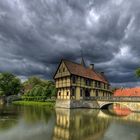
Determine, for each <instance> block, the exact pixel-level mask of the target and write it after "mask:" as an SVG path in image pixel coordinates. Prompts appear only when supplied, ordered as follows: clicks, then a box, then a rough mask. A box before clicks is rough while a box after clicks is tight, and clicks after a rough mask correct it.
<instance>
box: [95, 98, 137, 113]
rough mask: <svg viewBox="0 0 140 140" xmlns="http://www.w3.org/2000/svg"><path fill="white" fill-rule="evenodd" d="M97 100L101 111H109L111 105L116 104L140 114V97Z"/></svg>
mask: <svg viewBox="0 0 140 140" xmlns="http://www.w3.org/2000/svg"><path fill="white" fill-rule="evenodd" d="M96 100H97V103H98V105H99V108H100V109H107V108H108V106H109V105H111V104H114V103H115V104H120V105H123V106H126V107H127V108H129V109H130V110H131V111H134V112H140V98H139V97H109V98H97V99H96Z"/></svg>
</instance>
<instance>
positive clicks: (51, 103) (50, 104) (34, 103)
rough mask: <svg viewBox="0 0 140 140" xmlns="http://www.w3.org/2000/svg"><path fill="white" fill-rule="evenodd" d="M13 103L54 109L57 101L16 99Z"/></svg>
mask: <svg viewBox="0 0 140 140" xmlns="http://www.w3.org/2000/svg"><path fill="white" fill-rule="evenodd" d="M12 104H14V105H22V106H45V107H47V108H49V109H53V108H54V106H55V101H47V102H38V101H14V102H13V103H12Z"/></svg>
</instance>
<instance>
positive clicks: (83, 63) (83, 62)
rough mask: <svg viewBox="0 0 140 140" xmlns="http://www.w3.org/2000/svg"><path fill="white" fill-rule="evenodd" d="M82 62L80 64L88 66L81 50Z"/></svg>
mask: <svg viewBox="0 0 140 140" xmlns="http://www.w3.org/2000/svg"><path fill="white" fill-rule="evenodd" d="M81 57H82V58H81V62H80V64H81V65H83V66H84V67H86V64H85V61H84V57H83V52H82V51H81Z"/></svg>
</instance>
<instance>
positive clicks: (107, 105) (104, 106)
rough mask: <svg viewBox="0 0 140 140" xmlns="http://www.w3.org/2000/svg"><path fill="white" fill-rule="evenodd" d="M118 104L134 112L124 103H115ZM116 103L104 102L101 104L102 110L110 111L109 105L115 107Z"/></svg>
mask: <svg viewBox="0 0 140 140" xmlns="http://www.w3.org/2000/svg"><path fill="white" fill-rule="evenodd" d="M115 103H117V104H120V105H123V106H125V107H127V108H128V109H130V110H131V111H132V110H133V108H131V106H129V105H127V104H124V103H120V102H115ZM113 104H114V102H103V103H100V104H99V107H100V109H108V107H109V105H113Z"/></svg>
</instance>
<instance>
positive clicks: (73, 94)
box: [72, 88, 75, 96]
mask: <svg viewBox="0 0 140 140" xmlns="http://www.w3.org/2000/svg"><path fill="white" fill-rule="evenodd" d="M72 96H75V89H74V88H72Z"/></svg>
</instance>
